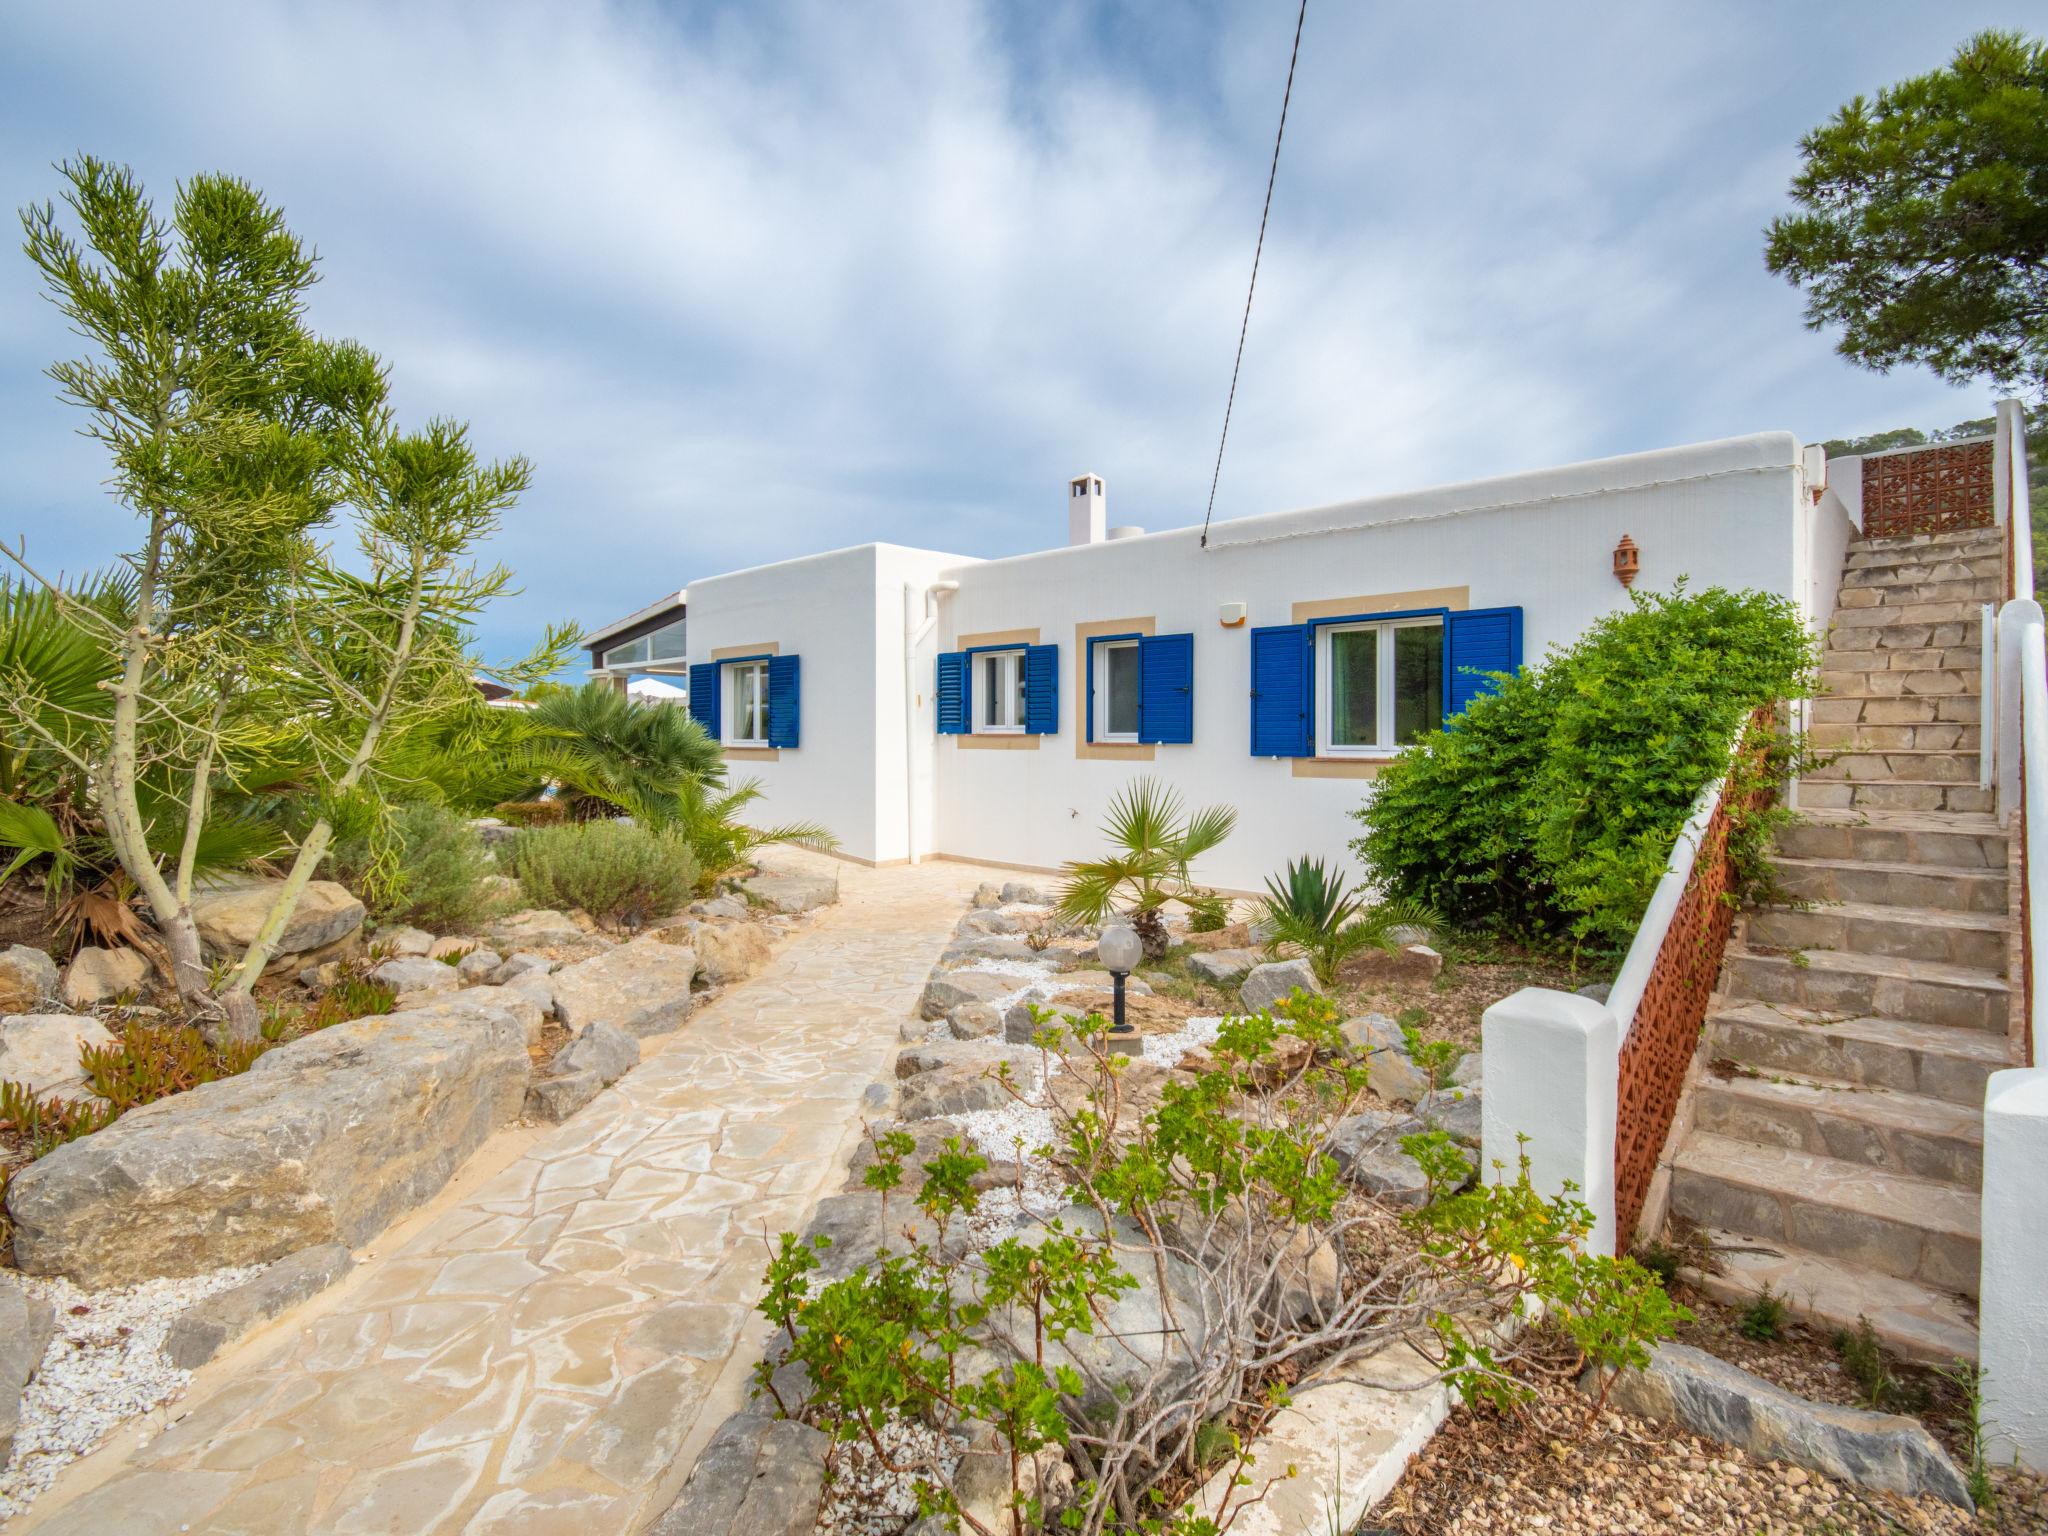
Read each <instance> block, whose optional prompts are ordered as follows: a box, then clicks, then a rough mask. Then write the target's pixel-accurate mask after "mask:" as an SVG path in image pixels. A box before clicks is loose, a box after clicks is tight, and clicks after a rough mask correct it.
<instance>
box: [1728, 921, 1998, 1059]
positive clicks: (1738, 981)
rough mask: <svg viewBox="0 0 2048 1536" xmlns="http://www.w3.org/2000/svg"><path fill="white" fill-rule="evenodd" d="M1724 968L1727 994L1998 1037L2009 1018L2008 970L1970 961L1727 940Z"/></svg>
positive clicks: (1735, 998)
mask: <svg viewBox="0 0 2048 1536" xmlns="http://www.w3.org/2000/svg"><path fill="white" fill-rule="evenodd" d="M1725 973H1726V976H1727V987H1726V991H1727V995H1728V997H1729V998H1730V999H1731V1000H1749V999H1754V1000H1756V1001H1758V1002H1764V1003H1776V1004H1779V1005H1783V1006H1790V1007H1794V1008H1812V1009H1818V1010H1820V1011H1822V1012H1826V1013H1835V1014H1842V1015H1855V1016H1870V1017H1874V1018H1880V1019H1908V1020H1912V1021H1914V1022H1916V1023H1921V1024H1943V1025H1947V1026H1949V1027H1950V1028H1952V1029H1981V1030H1983V1031H1985V1032H1986V1033H1987V1034H1997V1035H1998V1036H1999V1037H2001V1038H2003V1037H2004V1035H2005V1033H2006V1031H2007V1029H2008V1028H2009V1027H2010V1026H2011V1018H2010V1014H2009V1009H2010V1006H2011V1005H2010V1000H2009V992H2010V988H2008V987H2007V986H2006V983H2005V978H2004V977H2003V976H2000V975H1996V974H1994V973H1993V972H1991V971H1988V970H1979V969H1977V968H1975V967H1973V966H1961V965H1944V964H1942V963H1941V962H1939V961H1935V960H1900V959H1895V958H1893V957H1892V956H1890V955H1872V954H1865V953H1862V952H1859V951H1846V950H1837V949H1803V950H1797V951H1793V952H1790V953H1786V954H1772V953H1767V952H1765V951H1762V950H1755V949H1750V948H1748V947H1746V946H1737V945H1732V944H1731V945H1730V946H1729V948H1728V955H1727V959H1726V962H1725Z"/></svg>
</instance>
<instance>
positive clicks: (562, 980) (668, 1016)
mask: <svg viewBox="0 0 2048 1536" xmlns="http://www.w3.org/2000/svg"><path fill="white" fill-rule="evenodd" d="M696 974H697V952H696V951H695V950H693V949H686V948H685V947H683V946H682V945H680V944H666V943H663V942H662V940H661V939H659V938H656V937H650V938H645V939H635V940H634V941H633V942H632V943H630V944H622V945H620V946H619V947H618V948H617V949H614V950H611V951H609V952H608V953H606V954H602V955H598V956H596V957H594V958H593V959H589V960H579V961H578V962H577V963H576V964H574V965H567V966H564V967H562V969H561V970H559V971H557V972H555V974H554V976H553V977H552V978H550V979H551V980H552V981H553V982H554V987H555V1014H556V1016H557V1017H558V1018H560V1019H561V1021H562V1022H563V1023H564V1024H566V1025H568V1026H569V1027H570V1028H571V1029H574V1030H581V1029H583V1028H584V1026H586V1025H588V1024H593V1023H596V1022H597V1021H599V1020H603V1021H604V1022H605V1023H607V1024H615V1025H617V1026H618V1027H619V1028H620V1029H623V1030H624V1031H625V1032H626V1033H627V1034H629V1035H638V1036H640V1037H641V1038H643V1039H644V1038H645V1037H646V1036H648V1035H659V1034H664V1033H666V1032H667V1031H669V1030H671V1029H674V1028H676V1027H677V1026H679V1025H680V1024H681V1023H682V1022H683V1020H685V1019H687V1018H688V1017H689V1016H690V1007H691V1002H692V999H691V997H690V982H691V980H692V979H693V978H694V977H695V976H696Z"/></svg>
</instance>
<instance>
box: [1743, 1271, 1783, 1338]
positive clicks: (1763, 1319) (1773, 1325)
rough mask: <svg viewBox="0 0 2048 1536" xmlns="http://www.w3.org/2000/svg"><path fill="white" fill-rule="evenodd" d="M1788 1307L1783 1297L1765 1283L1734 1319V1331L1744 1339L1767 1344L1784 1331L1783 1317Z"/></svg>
mask: <svg viewBox="0 0 2048 1536" xmlns="http://www.w3.org/2000/svg"><path fill="white" fill-rule="evenodd" d="M1789 1315H1790V1309H1789V1308H1788V1307H1787V1306H1786V1305H1785V1298H1784V1297H1782V1296H1780V1295H1779V1294H1778V1293H1777V1292H1776V1291H1774V1290H1772V1289H1771V1288H1770V1286H1769V1285H1768V1284H1767V1285H1765V1286H1764V1288H1763V1289H1762V1290H1760V1291H1758V1292H1757V1293H1756V1297H1755V1299H1754V1300H1752V1301H1751V1302H1750V1304H1749V1305H1748V1306H1746V1307H1744V1308H1743V1309H1742V1316H1741V1317H1740V1318H1738V1319H1737V1320H1736V1323H1735V1327H1736V1331H1737V1332H1739V1333H1740V1334H1741V1335H1742V1336H1743V1337H1744V1338H1745V1339H1754V1340H1755V1341H1756V1342H1757V1343H1759V1344H1768V1343H1770V1342H1771V1340H1773V1339H1775V1338H1776V1337H1778V1335H1779V1334H1781V1333H1783V1332H1784V1331H1785V1319H1786V1318H1787V1316H1789Z"/></svg>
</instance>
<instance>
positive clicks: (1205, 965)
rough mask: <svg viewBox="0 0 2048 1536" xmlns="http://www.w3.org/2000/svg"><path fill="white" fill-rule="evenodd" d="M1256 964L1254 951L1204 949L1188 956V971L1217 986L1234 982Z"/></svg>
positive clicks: (1257, 959) (1257, 960)
mask: <svg viewBox="0 0 2048 1536" xmlns="http://www.w3.org/2000/svg"><path fill="white" fill-rule="evenodd" d="M1258 963H1259V952H1258V951H1257V950H1256V949H1204V950H1196V951H1195V953H1193V954H1191V955H1189V956H1188V969H1189V970H1191V971H1193V972H1194V973H1195V974H1196V975H1197V976H1199V977H1201V978H1202V980H1204V981H1213V982H1215V983H1216V984H1217V985H1218V986H1227V985H1229V984H1230V983H1231V982H1233V981H1236V980H1237V979H1238V977H1240V976H1242V975H1244V974H1245V973H1246V972H1247V971H1249V970H1250V969H1251V968H1252V967H1253V966H1255V965H1257V964H1258Z"/></svg>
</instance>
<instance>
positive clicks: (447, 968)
mask: <svg viewBox="0 0 2048 1536" xmlns="http://www.w3.org/2000/svg"><path fill="white" fill-rule="evenodd" d="M370 980H372V981H374V982H376V983H378V985H380V986H386V987H389V988H390V989H391V990H392V991H393V992H396V993H397V994H398V995H399V996H400V997H428V996H431V995H432V994H434V993H436V992H453V991H454V990H455V989H456V988H457V987H459V986H461V985H462V978H461V977H460V976H458V975H457V974H456V972H455V967H454V966H452V965H444V964H442V963H441V962H440V961H439V960H429V959H428V958H427V957H426V956H425V955H411V956H408V957H407V958H405V959H403V960H386V961H385V962H384V963H383V964H381V965H378V966H376V967H374V968H373V969H372V970H371V972H370Z"/></svg>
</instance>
